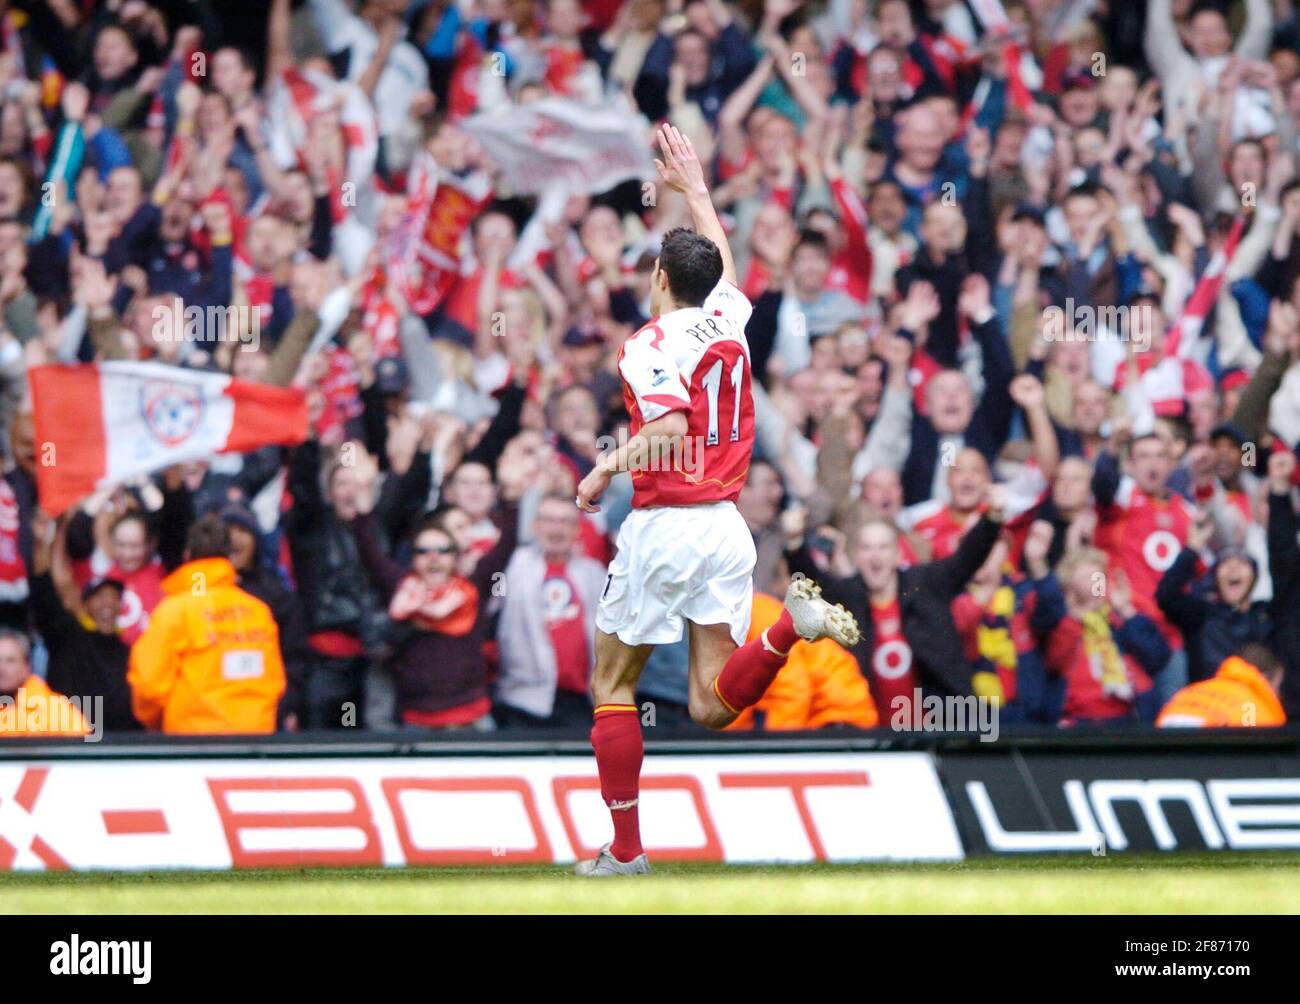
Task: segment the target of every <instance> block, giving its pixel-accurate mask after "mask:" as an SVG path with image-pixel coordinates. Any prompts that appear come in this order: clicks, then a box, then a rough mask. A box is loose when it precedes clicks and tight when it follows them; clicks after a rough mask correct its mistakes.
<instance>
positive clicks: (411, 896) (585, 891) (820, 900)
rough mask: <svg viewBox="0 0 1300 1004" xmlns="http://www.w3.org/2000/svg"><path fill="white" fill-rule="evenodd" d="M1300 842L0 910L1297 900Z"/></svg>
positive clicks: (492, 873) (542, 872)
mask: <svg viewBox="0 0 1300 1004" xmlns="http://www.w3.org/2000/svg"><path fill="white" fill-rule="evenodd" d="M1295 912H1300V854H1295V853H1287V854H1249V855H1227V854H1224V855H1214V854H1202V855H1162V856H1111V857H1106V858H1091V857H1089V858H1060V857H1055V858H1045V857H1034V858H1015V859H979V860H975V861H968V862H962V863H953V864H942V865H933V864H930V865H920V864H917V865H906V864H882V865H858V866H837V865H810V866H786V867H781V866H773V867H736V866H731V867H726V866H722V865H688V864H661V865H658V866H656V869H655V874H654V875H652V876H649V877H647V878H633V879H614V880H608V879H607V880H598V881H597V880H583V879H577V878H575V877H573V876H572V875H570V874H568V871H567V869H564V868H560V867H553V868H551V867H510V866H502V867H498V868H455V869H451V868H449V869H438V870H434V869H416V868H409V869H311V870H301V871H261V872H253V871H250V872H234V873H232V872H136V873H125V872H121V873H51V874H6V875H0V913H62V914H74V915H87V914H91V915H93V914H101V913H253V914H257V913H272V914H276V913H302V914H328V913H722V914H731V913H1012V914H1016V913H1225V914H1231V913H1295Z"/></svg>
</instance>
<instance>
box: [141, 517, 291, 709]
mask: <svg viewBox="0 0 1300 1004" xmlns="http://www.w3.org/2000/svg"><path fill="white" fill-rule="evenodd" d="M226 553H229V536H228V531H227V528H226V526H225V524H223V523H221V521H220V520H217V519H216V518H215V517H211V518H209V517H206V516H205V517H203V518H202V519H200V520H199V521H198V522H196V523H195V524H194V526H192V527H191V528H190V536H189V546H188V547H187V554H188V555H189V556H190V557H191V558H192V559H193V560H190V561H189V562H187V563H186V564H184V565H181V566H180V567H179V568H177V569H176V570H175V571H174V572H172V573H171V574H170V575H169V576H167V578H165V579H164V580H163V584H162V587H163V593H164V596H163V600H162V602H161V603H159V604H158V606H157V607H155V608H154V611H153V614H152V615H151V616H150V620H149V627H148V628H147V629H146V630H145V632H144V634H142V635H141V636H140V637H139V639H137V640H136V643H135V644H134V645H133V646H132V647H131V663H130V668H129V669H128V670H127V674H126V679H127V683H129V684H130V685H131V704H132V708H133V710H134V711H135V716H136V718H138V719H139V720H140V722H141V724H143V725H144V726H145V727H146V728H150V729H159V728H161V730H162V731H163V732H167V733H200V734H213V733H234V734H251V733H269V732H274V731H275V712H276V707H277V705H278V704H279V701H280V697H281V695H282V694H283V693H284V687H285V676H284V663H283V662H282V661H281V658H280V632H279V629H278V628H277V626H276V623H275V619H274V618H273V617H272V616H271V610H270V608H269V607H268V606H267V605H266V604H265V603H263V602H262V601H261V600H259V599H257V598H256V597H254V596H252V595H251V594H250V593H246V592H244V590H242V589H240V588H239V587H238V586H237V585H236V584H235V578H236V576H235V569H234V566H233V565H231V563H230V560H229V559H228V558H226V557H222V556H221V555H222V554H226ZM196 556H197V557H196Z"/></svg>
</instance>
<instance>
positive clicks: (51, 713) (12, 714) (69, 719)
mask: <svg viewBox="0 0 1300 1004" xmlns="http://www.w3.org/2000/svg"><path fill="white" fill-rule="evenodd" d="M5 696H7V697H9V700H7V701H0V739H12V738H14V737H16V736H19V737H23V738H49V737H51V736H76V737H81V736H84V735H86V733H87V732H89V731H90V730H89V729H88V728H87V726H86V719H85V718H83V717H82V714H81V712H80V711H78V710H77V707H76V705H75V704H73V703H72V702H71V701H69V700H68V699H67V698H66V697H64V696H63V695H62V694H56V693H55V692H54V691H53V690H51V689H50V685H49V684H48V683H46V682H45V681H44V680H42V679H41V678H40V677H39V676H37V675H36V674H35V673H32V674H31V675H30V676H28V677H27V679H26V680H24V681H23V682H22V685H21V686H19V688H18V691H17V693H15V694H6V695H5Z"/></svg>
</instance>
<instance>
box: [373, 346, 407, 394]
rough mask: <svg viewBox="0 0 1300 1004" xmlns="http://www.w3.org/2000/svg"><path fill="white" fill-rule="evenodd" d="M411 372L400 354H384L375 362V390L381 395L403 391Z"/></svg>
mask: <svg viewBox="0 0 1300 1004" xmlns="http://www.w3.org/2000/svg"><path fill="white" fill-rule="evenodd" d="M410 383H411V374H410V372H409V371H408V370H407V368H406V360H405V359H403V358H402V357H401V356H384V358H383V359H380V360H379V362H377V363H375V390H376V391H378V392H379V394H380V395H381V396H383V397H392V396H395V395H397V394H402V393H405V391H406V388H407V387H409V386H410Z"/></svg>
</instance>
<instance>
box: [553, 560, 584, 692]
mask: <svg viewBox="0 0 1300 1004" xmlns="http://www.w3.org/2000/svg"><path fill="white" fill-rule="evenodd" d="M542 620H543V621H544V622H545V624H546V630H547V631H548V632H549V633H550V636H551V648H552V649H553V650H554V652H555V668H556V670H557V679H556V684H555V685H556V688H557V689H559V690H566V691H569V692H570V693H574V694H585V693H586V692H587V670H588V668H589V666H590V665H591V663H590V654H589V652H588V649H587V632H586V629H585V628H584V626H583V609H582V600H581V598H580V597H579V596H578V591H577V590H576V589H575V588H574V587H573V582H572V580H570V579H569V575H568V572H567V571H566V570H565V566H564V564H563V563H559V564H553V563H551V562H548V563H547V565H546V578H545V579H543V580H542Z"/></svg>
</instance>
